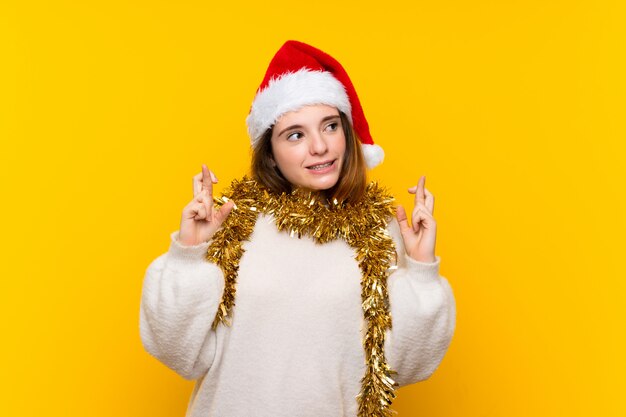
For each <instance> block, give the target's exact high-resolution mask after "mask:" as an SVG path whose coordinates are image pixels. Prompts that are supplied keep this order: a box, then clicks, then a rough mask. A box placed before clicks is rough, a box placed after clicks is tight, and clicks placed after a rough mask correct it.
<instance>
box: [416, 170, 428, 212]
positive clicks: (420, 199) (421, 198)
mask: <svg viewBox="0 0 626 417" xmlns="http://www.w3.org/2000/svg"><path fill="white" fill-rule="evenodd" d="M425 182H426V177H425V176H424V175H422V176H421V177H420V179H419V181H418V182H417V189H416V190H415V205H418V204H424V203H425V202H426V195H425V194H424V183H425Z"/></svg>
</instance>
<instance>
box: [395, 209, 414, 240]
mask: <svg viewBox="0 0 626 417" xmlns="http://www.w3.org/2000/svg"><path fill="white" fill-rule="evenodd" d="M396 217H397V219H398V224H399V225H400V233H402V239H403V240H404V245H405V246H410V243H411V242H412V241H413V240H414V239H415V238H416V237H415V232H414V231H413V228H411V226H410V225H409V220H408V218H407V216H406V210H404V207H402V206H401V205H398V208H397V209H396Z"/></svg>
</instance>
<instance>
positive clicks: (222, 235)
mask: <svg viewBox="0 0 626 417" xmlns="http://www.w3.org/2000/svg"><path fill="white" fill-rule="evenodd" d="M247 125H248V131H249V133H250V137H251V141H252V147H253V158H252V169H251V175H250V176H245V177H243V178H242V179H241V180H236V181H233V183H232V185H231V187H230V188H229V189H228V190H227V191H225V193H224V195H223V196H222V197H220V198H214V196H213V188H212V187H213V184H214V183H216V182H217V178H216V176H215V175H214V174H213V173H212V172H211V171H210V170H209V169H208V168H207V167H206V165H203V166H202V172H201V173H199V174H198V175H196V176H195V177H194V179H193V186H194V187H193V188H194V189H193V191H194V198H193V200H192V201H191V202H190V203H189V204H188V205H187V206H186V207H185V208H184V209H183V213H182V219H181V223H180V229H179V230H178V231H175V232H173V233H172V234H171V243H170V247H169V250H168V252H167V253H165V254H163V255H161V256H159V257H158V258H157V259H155V260H154V261H153V262H152V263H151V264H150V266H149V267H148V269H147V271H146V276H145V278H144V284H143V293H142V299H141V305H140V331H141V340H142V342H143V345H144V347H145V349H146V350H147V351H148V352H149V353H150V354H151V355H153V356H155V357H156V358H157V359H158V360H160V361H161V362H163V363H164V364H165V365H167V366H168V367H170V368H171V369H173V370H174V371H176V372H177V373H178V374H180V375H181V376H182V377H183V378H186V379H193V380H197V382H196V385H195V388H194V390H193V393H192V396H191V399H190V401H189V405H188V409H187V417H209V416H219V417H244V416H255V417H265V416H268V417H269V416H271V417H277V416H302V417H307V416H311V417H320V416H324V417H332V416H337V417H339V416H350V417H353V416H359V417H365V416H388V415H391V409H390V405H391V402H392V400H393V398H394V397H395V394H394V389H395V388H396V387H399V386H403V385H407V384H412V383H415V382H418V381H421V380H424V379H426V378H428V377H429V376H430V375H431V374H432V373H433V372H434V371H435V369H436V368H437V367H438V366H439V363H440V362H441V360H442V359H443V356H444V355H445V352H446V351H447V349H448V346H449V344H450V341H451V339H452V335H453V333H454V329H455V319H456V306H455V300H454V296H453V293H452V290H451V288H450V285H449V283H448V281H447V280H446V279H445V278H444V277H442V276H440V275H439V265H440V258H439V256H435V237H436V222H435V220H434V218H433V215H432V213H433V204H434V198H433V195H432V194H431V193H430V192H429V191H428V190H427V189H426V188H425V186H424V183H425V178H424V177H421V178H420V180H419V182H418V184H417V185H416V186H414V187H412V188H410V189H409V192H410V193H413V194H415V208H414V209H413V211H412V213H411V220H412V226H411V225H409V222H408V219H407V214H406V212H405V210H404V209H403V208H402V207H400V206H398V207H397V209H394V207H393V205H392V204H393V198H392V197H391V196H389V195H388V194H387V193H386V191H385V190H384V189H382V188H381V187H379V186H378V185H377V184H375V183H369V184H368V183H367V181H366V166H369V167H372V166H374V165H376V164H378V163H380V162H382V149H381V148H380V147H379V146H377V145H374V143H373V141H372V138H371V136H370V135H369V128H368V125H367V121H366V120H365V117H364V115H363V111H362V109H361V106H360V103H359V100H358V97H357V95H356V91H355V90H354V87H353V85H352V83H351V82H350V79H349V78H348V76H347V74H346V72H345V71H344V69H343V68H342V67H341V65H340V64H339V63H338V62H337V61H336V60H334V59H333V58H332V57H330V56H329V55H328V54H325V53H324V52H322V51H320V50H319V49H316V48H314V47H312V46H310V45H307V44H304V43H301V42H296V41H288V42H286V43H285V44H284V45H283V46H282V47H281V49H280V50H279V51H278V52H277V53H276V55H275V56H274V59H273V60H272V62H271V63H270V66H269V68H268V71H267V73H266V75H265V79H264V80H263V82H262V84H261V86H260V87H259V89H258V91H257V94H256V96H255V99H254V101H253V103H252V107H251V110H250V114H249V115H248V118H247ZM394 214H396V216H397V219H396V218H394V217H393V215H394Z"/></svg>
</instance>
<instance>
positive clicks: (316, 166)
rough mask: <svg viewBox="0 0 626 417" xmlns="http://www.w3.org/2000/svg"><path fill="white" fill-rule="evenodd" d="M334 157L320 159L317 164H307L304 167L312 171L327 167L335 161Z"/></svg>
mask: <svg viewBox="0 0 626 417" xmlns="http://www.w3.org/2000/svg"><path fill="white" fill-rule="evenodd" d="M335 161H336V159H331V160H328V161H322V162H320V163H318V164H314V165H309V166H308V167H306V168H307V169H310V170H313V171H318V170H321V169H324V168H328V167H330V166H332V165H333V164H334V163H335Z"/></svg>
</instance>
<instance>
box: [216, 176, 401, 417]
mask: <svg viewBox="0 0 626 417" xmlns="http://www.w3.org/2000/svg"><path fill="white" fill-rule="evenodd" d="M229 199H232V200H233V201H234V202H235V208H234V209H233V210H232V212H231V213H230V215H229V216H228V218H227V219H226V221H225V222H224V223H223V224H222V227H221V229H220V230H219V231H218V232H217V233H215V235H214V236H213V241H212V243H211V244H210V246H209V248H208V251H207V254H206V259H207V260H208V261H210V262H213V263H215V264H217V265H218V266H219V267H220V268H221V269H222V271H223V273H224V282H225V286H224V293H223V296H222V301H221V303H220V305H219V308H218V311H217V313H216V315H215V319H214V321H213V329H215V328H216V327H217V326H218V325H219V323H220V322H222V323H224V324H226V325H228V326H230V324H231V323H230V320H229V313H230V312H231V310H232V308H233V306H234V304H235V303H234V301H235V291H236V288H235V287H236V280H237V272H238V270H239V260H240V259H241V256H242V255H243V252H244V249H243V243H244V242H245V241H246V240H248V239H249V237H250V235H251V234H252V230H253V229H254V225H255V222H256V219H257V217H258V214H259V213H265V214H268V215H271V216H273V217H274V221H275V223H276V226H277V227H278V230H286V231H287V232H289V233H290V235H291V236H292V237H293V236H298V237H301V236H303V235H304V236H310V237H311V238H312V239H313V240H314V241H315V242H316V243H320V244H322V243H326V242H329V241H332V240H335V239H344V240H345V241H346V242H347V243H348V244H349V245H350V246H351V247H352V248H354V250H355V252H356V256H355V258H356V260H357V262H358V263H359V267H360V269H361V272H362V277H361V298H362V308H363V316H364V318H365V319H366V321H367V332H366V334H365V336H364V340H363V348H364V350H365V359H366V370H365V376H364V377H363V378H362V379H361V391H360V392H359V394H358V395H357V400H358V402H359V417H366V416H367V417H370V416H373V417H388V416H391V415H392V413H395V411H393V410H391V409H390V407H389V406H390V405H391V403H392V401H393V399H394V398H395V392H394V387H395V386H397V383H396V382H395V381H394V380H393V379H392V378H391V374H395V373H396V372H395V371H393V370H391V369H390V368H389V366H388V365H387V362H386V359H385V352H384V344H385V331H386V330H387V329H391V316H390V313H389V296H388V293H387V277H388V275H389V271H390V270H391V269H394V268H395V261H394V260H395V256H396V251H395V246H394V244H393V240H392V238H391V236H390V235H389V233H388V231H387V222H388V221H389V219H390V218H391V216H392V215H393V204H392V203H393V197H392V196H390V195H389V194H387V192H386V191H385V190H384V189H382V188H381V187H380V186H378V185H377V184H376V183H373V182H372V183H370V184H368V186H367V190H366V193H365V196H364V198H363V199H362V201H361V202H359V203H358V204H354V205H352V204H343V203H342V202H338V201H336V200H335V201H333V202H332V203H331V204H325V201H322V200H320V199H319V197H318V196H317V195H316V194H313V193H311V192H307V191H303V190H300V189H296V190H295V191H293V192H292V193H289V194H286V193H283V194H281V195H276V194H273V193H271V192H270V191H269V190H267V189H266V188H264V187H263V186H262V185H261V184H259V183H258V182H256V181H255V180H253V179H250V178H248V177H245V176H244V177H243V179H242V180H239V181H238V180H234V181H233V182H232V184H231V186H230V188H229V189H227V190H226V191H225V192H224V193H223V195H222V197H221V198H220V199H215V203H216V205H217V206H218V207H219V206H221V205H223V204H224V203H225V202H226V201H228V200H229Z"/></svg>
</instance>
